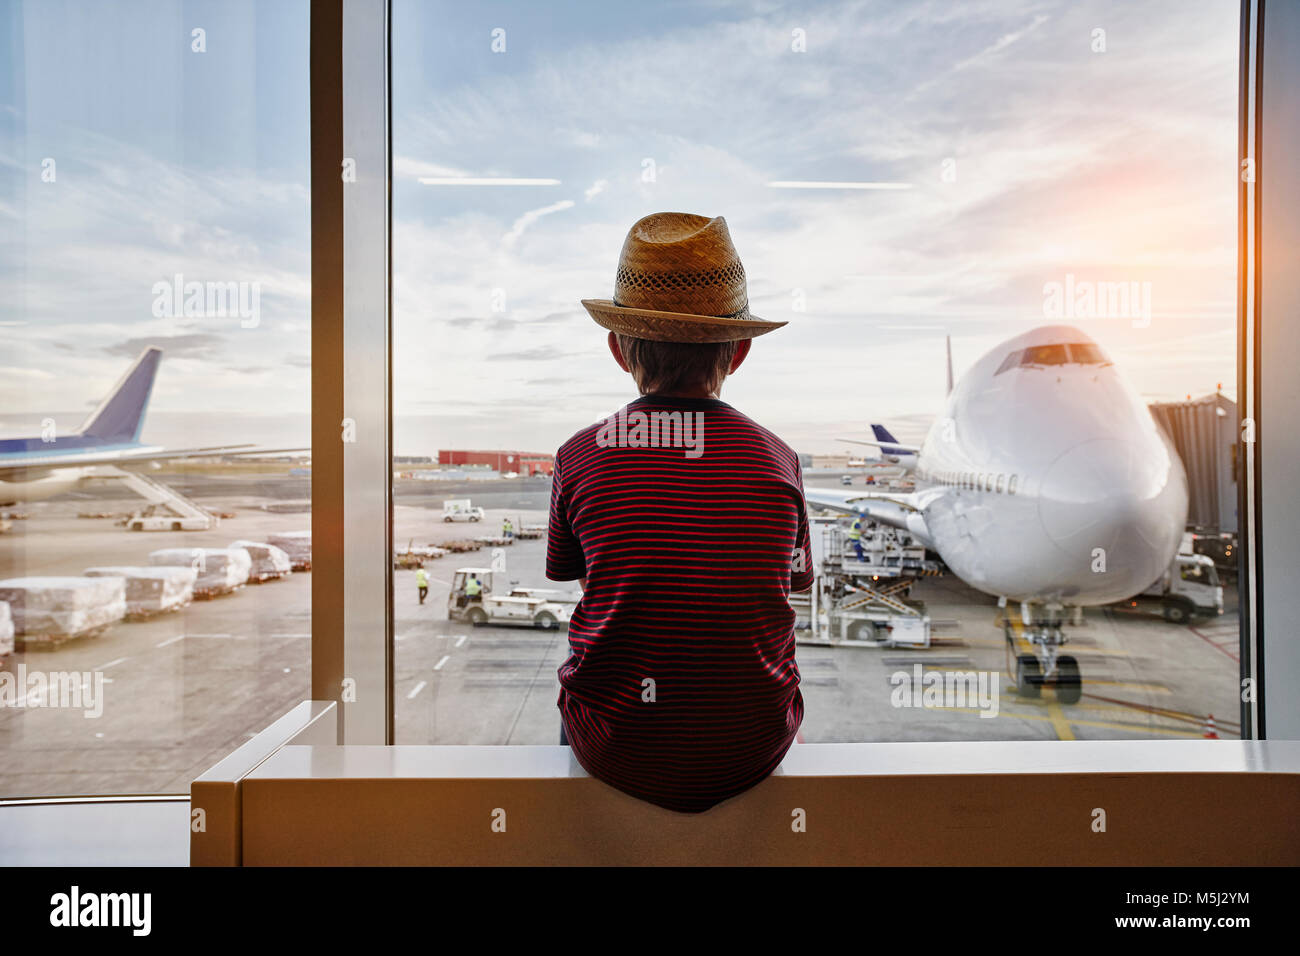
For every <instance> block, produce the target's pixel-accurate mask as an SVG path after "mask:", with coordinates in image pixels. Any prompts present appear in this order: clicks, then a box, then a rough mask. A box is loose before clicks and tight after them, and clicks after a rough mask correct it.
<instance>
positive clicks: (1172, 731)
mask: <svg viewBox="0 0 1300 956" xmlns="http://www.w3.org/2000/svg"><path fill="white" fill-rule="evenodd" d="M1057 706H1060V705H1059V704H1058V705H1057ZM928 709H930V710H938V709H943V710H948V711H954V712H957V713H964V714H978V713H980V710H979V708H978V707H944V708H934V707H932V708H928ZM997 716H999V717H1014V718H1015V719H1017V720H1051V719H1052V718H1051V717H1050V716H1048V715H1047V714H1018V713H1014V712H1013V711H1007V710H999V711H998V714H997ZM1070 723H1072V724H1076V725H1078V726H1080V727H1101V728H1104V729H1107V730H1123V731H1127V732H1128V733H1133V734H1137V733H1152V734H1166V735H1168V736H1170V737H1199V736H1200V734H1199V733H1197V732H1196V731H1187V730H1178V729H1176V728H1173V727H1149V726H1146V725H1144V724H1142V725H1138V724H1117V723H1111V722H1108V721H1103V720H1072V721H1070Z"/></svg>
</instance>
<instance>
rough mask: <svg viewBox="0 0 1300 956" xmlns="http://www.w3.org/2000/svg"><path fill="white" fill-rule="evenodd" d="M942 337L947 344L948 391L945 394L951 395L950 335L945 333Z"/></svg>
mask: <svg viewBox="0 0 1300 956" xmlns="http://www.w3.org/2000/svg"><path fill="white" fill-rule="evenodd" d="M943 338H944V342H945V343H946V344H947V347H948V392H947V394H949V395H951V394H952V336H951V335H945V336H944V337H943Z"/></svg>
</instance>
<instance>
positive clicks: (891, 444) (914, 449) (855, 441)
mask: <svg viewBox="0 0 1300 956" xmlns="http://www.w3.org/2000/svg"><path fill="white" fill-rule="evenodd" d="M835 440H836V441H843V442H848V443H849V444H850V445H870V446H871V447H872V448H879V449H882V450H883V449H885V448H887V447H888V448H897V449H898V450H899V451H903V452H910V453H911V454H913V455H919V454H920V453H921V446H920V445H904V444H903V443H901V442H896V441H868V440H867V439H865V438H837V439H835Z"/></svg>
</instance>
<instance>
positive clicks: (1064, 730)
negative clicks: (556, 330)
mask: <svg viewBox="0 0 1300 956" xmlns="http://www.w3.org/2000/svg"><path fill="white" fill-rule="evenodd" d="M1047 714H1048V718H1049V719H1050V720H1051V721H1052V729H1053V730H1055V731H1056V739H1057V740H1073V739H1074V731H1073V730H1071V729H1070V722H1069V721H1068V720H1066V719H1065V711H1063V710H1061V705H1060V704H1059V703H1057V702H1056V701H1055V700H1052V701H1049V702H1048V704H1047Z"/></svg>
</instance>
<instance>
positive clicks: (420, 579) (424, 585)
mask: <svg viewBox="0 0 1300 956" xmlns="http://www.w3.org/2000/svg"><path fill="white" fill-rule="evenodd" d="M415 586H416V587H417V588H419V589H420V603H421V604H423V603H424V599H425V598H426V597H428V596H429V572H427V571H425V570H424V568H419V569H417V570H416V572H415Z"/></svg>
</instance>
